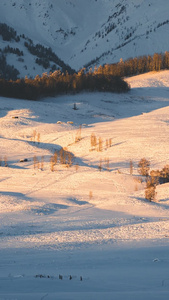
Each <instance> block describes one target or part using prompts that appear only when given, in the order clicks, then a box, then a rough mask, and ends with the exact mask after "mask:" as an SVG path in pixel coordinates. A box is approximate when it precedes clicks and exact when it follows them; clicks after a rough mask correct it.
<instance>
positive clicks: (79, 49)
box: [0, 0, 169, 76]
mask: <svg viewBox="0 0 169 300" xmlns="http://www.w3.org/2000/svg"><path fill="white" fill-rule="evenodd" d="M167 7H169V4H168V3H167V1H166V0H162V1H160V3H159V1H157V0H154V1H148V2H147V1H146V0H137V1H131V2H130V3H128V1H127V0H121V1H120V0H114V1H113V2H112V1H110V0H106V1H103V0H100V1H97V0H86V1H85V2H84V1H82V0H74V1H68V0H57V1H52V0H50V1H47V2H46V1H43V2H42V1H40V0H36V1H33V0H29V1H24V0H17V1H15V0H10V1H8V3H6V1H5V0H1V3H0V17H1V22H2V23H5V24H7V25H8V26H11V27H12V28H14V30H16V31H17V33H18V34H19V35H23V34H24V35H25V36H26V37H28V38H29V39H31V40H32V41H33V43H34V44H35V45H36V44H38V43H39V44H41V45H43V46H44V47H47V48H51V49H52V51H53V52H54V53H55V54H56V55H57V56H58V57H59V58H60V59H61V60H62V61H64V62H65V64H67V65H70V67H71V68H72V69H75V70H79V69H80V68H82V67H84V66H85V65H88V66H89V67H93V66H94V65H103V64H106V63H115V62H118V61H119V60H120V59H121V58H122V59H123V60H125V59H128V58H130V57H136V56H141V55H149V54H150V55H152V54H154V53H155V52H158V53H161V52H165V51H167V50H168V49H169V41H168V40H167V39H166V38H165V37H166V36H167V32H168V26H169V17H168V13H167V11H168V10H167V9H166V8H167ZM7 45H9V46H11V45H12V46H13V47H14V46H18V44H17V45H16V42H15V43H14V42H12V43H5V42H4V41H3V40H2V39H0V48H1V49H3V48H4V46H7ZM19 48H20V50H21V51H23V52H24V60H25V61H24V64H21V62H20V63H18V62H16V61H15V56H14V54H13V55H8V56H7V62H8V63H9V64H10V65H11V64H14V67H16V69H18V70H19V72H20V76H35V75H36V74H42V73H43V72H44V71H47V72H49V71H50V70H51V68H52V64H51V66H50V68H46V69H44V68H43V67H42V68H41V67H40V66H37V64H36V57H33V56H30V53H28V51H27V49H25V47H24V42H23V41H22V42H21V43H19ZM25 66H26V67H27V69H26V67H25ZM57 67H59V66H57V65H56V68H57Z"/></svg>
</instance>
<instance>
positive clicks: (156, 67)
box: [95, 51, 169, 77]
mask: <svg viewBox="0 0 169 300" xmlns="http://www.w3.org/2000/svg"><path fill="white" fill-rule="evenodd" d="M164 69H169V52H167V51H166V52H165V53H164V54H159V53H155V54H154V55H153V56H150V55H148V56H146V55H144V56H140V57H135V58H130V59H127V60H126V61H123V60H122V59H121V60H120V62H119V63H115V64H106V65H104V66H99V67H98V68H97V69H95V72H96V71H97V73H98V74H99V73H100V74H107V73H108V74H112V75H115V76H121V77H124V76H125V77H127V76H133V75H138V74H142V73H146V72H150V71H160V70H164Z"/></svg>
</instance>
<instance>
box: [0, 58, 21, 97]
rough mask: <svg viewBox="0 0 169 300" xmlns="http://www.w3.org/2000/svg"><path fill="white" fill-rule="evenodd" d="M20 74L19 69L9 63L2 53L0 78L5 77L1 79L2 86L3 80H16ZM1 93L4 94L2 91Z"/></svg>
mask: <svg viewBox="0 0 169 300" xmlns="http://www.w3.org/2000/svg"><path fill="white" fill-rule="evenodd" d="M18 75H19V71H18V70H17V69H16V68H15V67H14V66H11V65H8V64H7V61H6V57H5V56H4V55H3V54H2V55H0V78H3V79H0V81H1V84H0V86H3V83H2V81H3V82H5V81H6V80H8V79H9V78H10V79H12V80H16V79H17V77H18ZM0 95H3V93H2V94H1V91H0ZM4 96H5V95H4Z"/></svg>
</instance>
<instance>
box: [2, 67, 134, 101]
mask: <svg viewBox="0 0 169 300" xmlns="http://www.w3.org/2000/svg"><path fill="white" fill-rule="evenodd" d="M128 90H129V85H128V83H127V82H125V81H124V80H123V79H122V78H120V77H118V76H112V75H106V76H105V75H104V74H98V73H95V72H89V73H85V72H84V70H81V71H80V72H79V73H78V74H77V73H74V74H73V75H72V74H68V73H66V74H64V73H61V72H60V71H55V72H54V73H51V74H49V75H48V74H47V73H44V74H43V75H42V76H41V77H40V76H38V75H37V76H36V77H35V78H34V79H29V78H27V77H26V78H25V79H17V80H16V81H12V80H10V81H7V80H4V79H0V95H1V96H5V97H12V98H21V99H30V100H35V99H37V98H39V97H44V96H56V95H59V94H67V93H78V92H81V91H107V92H116V93H120V92H127V91H128Z"/></svg>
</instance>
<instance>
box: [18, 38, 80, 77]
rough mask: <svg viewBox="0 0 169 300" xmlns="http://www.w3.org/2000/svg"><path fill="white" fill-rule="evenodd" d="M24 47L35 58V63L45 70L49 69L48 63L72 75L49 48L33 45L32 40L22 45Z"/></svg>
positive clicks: (67, 67) (70, 70) (69, 69)
mask: <svg viewBox="0 0 169 300" xmlns="http://www.w3.org/2000/svg"><path fill="white" fill-rule="evenodd" d="M24 45H25V47H26V48H27V49H28V50H29V52H30V53H31V54H32V55H35V56H37V57H38V58H37V59H36V63H37V64H39V65H42V66H43V67H44V68H45V69H47V68H49V67H50V62H53V63H55V64H57V65H59V66H60V67H61V68H62V71H63V72H66V71H67V72H68V73H70V74H72V73H74V72H75V70H73V69H72V68H71V67H70V66H68V65H66V64H65V63H64V61H63V60H61V59H60V58H59V57H58V56H57V55H56V54H55V53H54V52H53V51H52V49H51V48H50V47H44V46H43V45H41V44H36V45H34V44H33V42H32V40H30V39H29V40H28V42H25V43H24Z"/></svg>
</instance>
